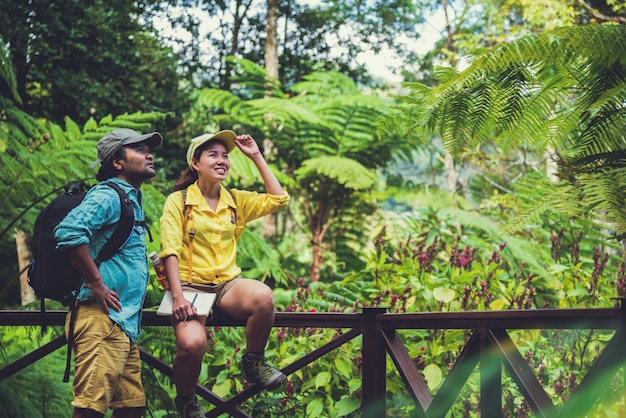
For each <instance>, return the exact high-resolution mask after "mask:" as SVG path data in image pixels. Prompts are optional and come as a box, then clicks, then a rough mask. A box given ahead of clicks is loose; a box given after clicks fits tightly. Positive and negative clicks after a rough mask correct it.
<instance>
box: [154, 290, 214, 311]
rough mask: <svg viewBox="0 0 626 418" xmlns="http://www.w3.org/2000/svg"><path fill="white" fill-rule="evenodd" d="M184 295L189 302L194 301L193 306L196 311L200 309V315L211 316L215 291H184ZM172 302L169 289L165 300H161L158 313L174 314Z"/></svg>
mask: <svg viewBox="0 0 626 418" xmlns="http://www.w3.org/2000/svg"><path fill="white" fill-rule="evenodd" d="M196 295H197V297H196ZM183 296H185V299H187V300H188V301H189V302H193V306H194V307H195V308H196V311H198V315H199V316H209V313H210V312H211V308H212V307H213V303H214V302H215V293H196V292H189V291H183ZM194 297H196V299H195V302H194ZM172 303H173V300H172V292H171V291H169V290H168V291H167V292H165V295H163V300H162V301H161V305H159V309H158V310H157V315H166V316H167V315H172Z"/></svg>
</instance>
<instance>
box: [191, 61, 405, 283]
mask: <svg viewBox="0 0 626 418" xmlns="http://www.w3.org/2000/svg"><path fill="white" fill-rule="evenodd" d="M233 63H238V64H241V67H238V68H239V71H242V72H245V73H246V74H247V73H250V74H251V75H250V81H248V79H244V78H241V80H240V81H239V83H238V84H237V85H236V86H235V87H236V89H235V90H233V91H221V90H216V89H204V90H202V91H201V92H200V93H199V94H198V104H200V105H202V106H204V107H206V108H207V109H208V110H209V111H210V112H211V113H212V118H211V119H212V121H213V122H216V123H218V124H219V125H220V126H221V127H228V128H233V129H236V130H238V131H240V132H244V131H245V132H249V133H251V134H253V135H254V136H255V138H256V139H257V140H258V141H263V144H264V145H269V146H268V147H267V148H266V149H265V150H264V153H265V156H266V158H267V159H268V160H269V161H270V162H272V167H274V168H277V169H278V168H280V171H279V172H278V173H277V175H278V176H279V178H280V181H281V182H282V183H283V184H284V185H285V186H286V188H287V189H288V190H289V193H290V195H291V196H292V198H293V199H292V203H291V206H292V210H291V213H292V214H294V215H296V216H297V218H296V223H297V224H298V225H302V227H303V229H304V232H305V234H307V235H308V236H309V239H308V240H309V241H310V242H312V243H313V246H314V247H316V249H314V250H313V256H312V258H311V277H312V280H314V281H315V280H319V278H320V275H319V268H320V267H321V266H322V265H323V262H324V257H326V258H328V256H329V252H328V249H329V248H331V249H332V250H333V251H334V254H335V255H337V256H339V257H341V260H340V261H339V262H340V263H341V262H345V263H347V264H349V265H356V264H357V263H358V261H356V259H355V257H354V256H353V255H352V254H350V252H349V251H345V252H343V253H341V252H340V251H341V248H352V249H355V248H359V247H360V245H362V243H363V239H364V234H363V231H364V230H365V229H366V228H364V227H361V228H358V227H352V226H351V225H354V223H355V221H356V222H360V223H363V222H366V218H364V217H363V215H367V214H370V213H372V212H373V208H374V207H375V201H374V200H373V198H372V196H371V195H369V192H371V191H372V190H373V187H374V186H375V184H376V182H375V175H374V172H373V171H372V170H373V169H377V168H379V167H383V166H385V164H387V162H388V161H390V160H391V155H392V151H393V150H394V148H397V149H403V148H404V149H408V144H406V143H404V144H402V143H398V142H397V141H396V139H395V138H394V137H393V136H392V135H386V136H385V135H384V136H381V137H377V135H376V131H375V127H374V122H375V121H376V120H377V119H378V118H380V117H381V116H382V115H383V112H384V110H385V109H386V107H387V106H388V105H389V104H390V101H389V100H388V99H384V98H380V97H377V96H374V95H365V94H361V93H360V92H359V90H358V88H357V86H356V85H355V83H354V82H353V81H352V80H350V79H349V78H348V77H346V76H345V75H342V74H338V73H324V72H319V73H313V74H309V75H307V76H306V77H305V80H304V81H303V82H302V83H299V84H296V85H294V86H293V87H292V90H293V91H294V92H297V93H299V94H298V95H297V96H293V97H289V96H286V95H281V94H278V93H274V94H273V95H272V97H263V98H261V97H254V96H255V95H256V96H261V93H263V91H262V87H263V86H264V83H265V80H266V78H265V76H264V74H265V72H264V70H263V69H261V68H259V67H255V66H254V65H253V64H251V63H250V62H247V61H245V60H235V61H233ZM251 96H252V97H251ZM236 154H237V153H234V154H233V161H234V162H235V161H236V162H237V164H240V163H241V159H239V160H235V158H236V157H237V155H236ZM249 168H250V165H249V164H242V169H241V170H238V169H237V168H235V169H234V170H233V172H234V174H236V175H235V180H236V181H238V182H244V183H245V182H247V183H248V184H250V178H248V176H250V175H251V172H252V171H253V170H250V169H249ZM294 206H295V207H294ZM279 216H284V215H283V214H280V215H279ZM359 218H360V219H359ZM344 244H345V245H347V247H344ZM318 249H319V251H318ZM352 253H353V251H352ZM344 256H345V257H346V258H344ZM284 262H285V260H284V259H283V263H284Z"/></svg>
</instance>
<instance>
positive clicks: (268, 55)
mask: <svg viewBox="0 0 626 418" xmlns="http://www.w3.org/2000/svg"><path fill="white" fill-rule="evenodd" d="M278 13H279V10H278V0H267V23H266V25H265V71H266V72H267V75H268V76H270V77H272V78H275V79H277V80H278V37H277V33H278V30H277V28H276V25H277V22H278Z"/></svg>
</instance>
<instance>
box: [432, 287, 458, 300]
mask: <svg viewBox="0 0 626 418" xmlns="http://www.w3.org/2000/svg"><path fill="white" fill-rule="evenodd" d="M455 296H456V292H455V291H454V290H452V289H450V288H446V287H436V288H435V289H434V290H433V297H434V298H435V300H437V301H439V302H443V303H449V302H450V301H451V300H453V299H454V297H455Z"/></svg>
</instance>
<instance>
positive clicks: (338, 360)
mask: <svg viewBox="0 0 626 418" xmlns="http://www.w3.org/2000/svg"><path fill="white" fill-rule="evenodd" d="M334 363H335V367H336V368H337V370H338V371H339V373H340V374H341V375H342V376H344V377H345V378H350V377H351V376H352V364H351V363H350V362H349V361H347V360H346V359H344V358H343V357H335V360H334Z"/></svg>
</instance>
